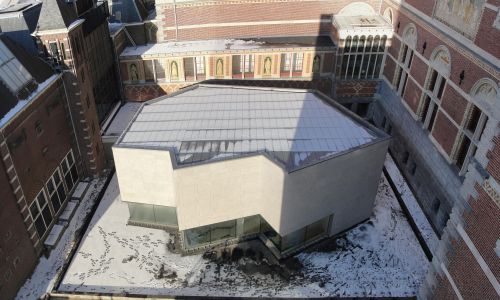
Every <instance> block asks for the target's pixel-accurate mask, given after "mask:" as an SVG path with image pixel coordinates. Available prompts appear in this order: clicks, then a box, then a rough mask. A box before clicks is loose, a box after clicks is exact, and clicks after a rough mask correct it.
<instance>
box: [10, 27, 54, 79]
mask: <svg viewBox="0 0 500 300" xmlns="http://www.w3.org/2000/svg"><path fill="white" fill-rule="evenodd" d="M0 40H1V41H2V42H3V43H4V44H5V46H7V48H9V50H10V51H11V52H12V53H13V54H14V55H15V56H16V58H17V60H19V62H20V63H21V64H22V65H23V66H24V67H25V68H26V70H28V72H29V73H30V74H31V76H33V78H35V80H36V82H38V83H41V82H44V81H45V80H47V79H48V78H49V77H50V76H52V75H53V74H54V70H53V69H52V68H51V67H50V66H49V65H48V64H47V63H46V62H45V61H43V60H42V59H41V58H39V57H36V56H33V55H31V54H30V53H29V52H28V51H26V50H25V49H24V48H23V47H22V46H21V45H19V44H18V43H16V42H14V41H13V40H12V39H11V38H9V37H8V36H7V35H5V34H0Z"/></svg>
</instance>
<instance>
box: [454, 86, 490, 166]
mask: <svg viewBox="0 0 500 300" xmlns="http://www.w3.org/2000/svg"><path fill="white" fill-rule="evenodd" d="M470 95H471V96H472V98H473V99H474V103H469V107H468V109H467V112H466V114H465V122H463V124H462V127H461V128H460V134H459V136H458V138H457V139H458V143H456V145H457V146H456V147H455V149H454V155H453V158H454V161H455V164H456V166H457V167H458V168H459V169H460V175H463V174H465V172H466V171H467V166H468V164H469V162H470V161H471V159H472V157H474V156H475V155H476V152H477V149H478V147H479V142H480V141H481V138H482V136H483V133H484V129H485V127H486V125H487V122H488V116H487V115H486V114H485V113H484V112H483V111H482V110H481V109H480V108H479V106H478V105H480V106H486V107H488V106H489V107H490V108H492V109H494V108H493V107H491V106H498V105H499V91H498V87H497V85H496V83H495V82H494V81H493V80H491V79H489V78H483V79H481V80H479V81H478V82H476V84H474V86H473V87H472V89H471V93H470ZM493 126H496V123H495V124H494V125H493Z"/></svg>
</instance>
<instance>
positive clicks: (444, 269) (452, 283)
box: [441, 263, 464, 300]
mask: <svg viewBox="0 0 500 300" xmlns="http://www.w3.org/2000/svg"><path fill="white" fill-rule="evenodd" d="M441 270H443V273H444V275H445V276H446V279H448V282H449V283H450V285H451V287H452V288H453V291H454V292H455V295H456V296H457V297H458V299H459V300H463V299H464V298H462V294H460V291H459V290H458V288H457V285H456V284H455V281H454V280H453V278H452V277H451V275H450V273H449V272H448V269H446V266H445V265H444V264H443V263H441Z"/></svg>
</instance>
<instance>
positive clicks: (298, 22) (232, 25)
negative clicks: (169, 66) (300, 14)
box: [163, 19, 331, 30]
mask: <svg viewBox="0 0 500 300" xmlns="http://www.w3.org/2000/svg"><path fill="white" fill-rule="evenodd" d="M315 23H320V24H321V23H326V24H330V23H331V21H330V20H317V19H312V20H288V21H260V22H228V23H206V24H196V25H180V26H178V27H177V29H196V28H210V27H235V26H262V25H285V24H315ZM163 29H164V30H175V29H176V27H175V26H168V27H164V28H163Z"/></svg>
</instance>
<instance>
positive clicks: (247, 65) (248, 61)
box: [241, 54, 253, 73]
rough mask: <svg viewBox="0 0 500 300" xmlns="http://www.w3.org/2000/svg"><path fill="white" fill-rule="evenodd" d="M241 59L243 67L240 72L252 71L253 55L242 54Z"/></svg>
mask: <svg viewBox="0 0 500 300" xmlns="http://www.w3.org/2000/svg"><path fill="white" fill-rule="evenodd" d="M242 59H243V67H242V70H241V72H244V73H253V55H252V54H246V55H243V56H242Z"/></svg>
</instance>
